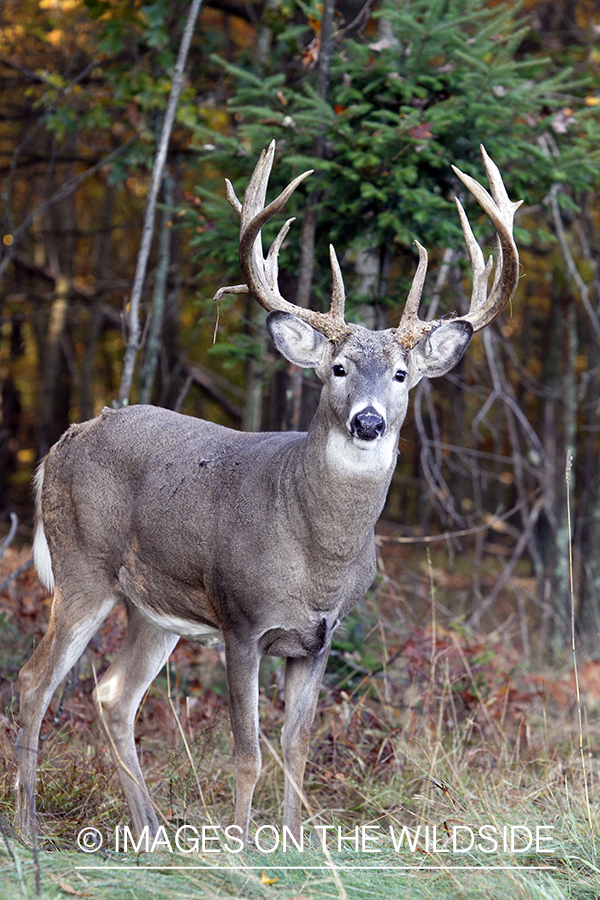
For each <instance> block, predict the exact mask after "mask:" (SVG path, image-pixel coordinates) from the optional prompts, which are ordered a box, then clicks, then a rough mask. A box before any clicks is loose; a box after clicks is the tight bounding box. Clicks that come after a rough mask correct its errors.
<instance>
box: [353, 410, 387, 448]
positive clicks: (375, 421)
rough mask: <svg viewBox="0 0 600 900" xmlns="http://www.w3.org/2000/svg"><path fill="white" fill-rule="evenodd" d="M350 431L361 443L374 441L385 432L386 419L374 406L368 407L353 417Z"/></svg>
mask: <svg viewBox="0 0 600 900" xmlns="http://www.w3.org/2000/svg"><path fill="white" fill-rule="evenodd" d="M350 430H351V432H352V434H353V435H355V436H356V437H357V438H360V440H361V441H374V440H375V439H376V438H378V437H381V435H382V434H383V432H384V431H385V419H384V418H383V416H382V415H381V414H380V413H378V412H377V410H376V409H374V408H373V407H372V406H367V407H366V408H365V409H361V411H360V412H357V413H356V415H355V416H354V417H353V419H352V421H351V423H350Z"/></svg>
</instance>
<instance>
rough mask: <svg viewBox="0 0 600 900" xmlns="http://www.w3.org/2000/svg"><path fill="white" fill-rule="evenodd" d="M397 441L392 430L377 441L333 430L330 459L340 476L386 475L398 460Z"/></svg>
mask: <svg viewBox="0 0 600 900" xmlns="http://www.w3.org/2000/svg"><path fill="white" fill-rule="evenodd" d="M396 444H397V441H396V439H395V438H394V435H393V433H392V432H387V433H386V434H384V435H383V437H380V438H377V439H376V440H374V441H363V440H361V439H360V438H357V437H356V436H352V435H350V434H348V435H344V434H340V433H339V432H337V431H330V432H329V435H328V437H327V450H326V454H327V462H328V464H329V465H330V466H331V468H332V470H333V471H334V472H338V473H339V474H340V475H358V476H360V475H366V474H369V473H370V474H373V475H384V474H385V473H386V472H388V471H389V468H390V466H392V465H393V464H394V463H395V462H396V450H397V448H396Z"/></svg>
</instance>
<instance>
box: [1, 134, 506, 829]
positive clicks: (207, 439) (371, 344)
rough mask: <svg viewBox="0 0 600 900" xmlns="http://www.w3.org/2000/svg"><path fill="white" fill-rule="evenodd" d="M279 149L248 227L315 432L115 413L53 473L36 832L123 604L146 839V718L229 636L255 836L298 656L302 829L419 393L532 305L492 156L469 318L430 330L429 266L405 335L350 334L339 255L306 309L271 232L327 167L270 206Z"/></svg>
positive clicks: (103, 703)
mask: <svg viewBox="0 0 600 900" xmlns="http://www.w3.org/2000/svg"><path fill="white" fill-rule="evenodd" d="M274 154H275V145H274V143H273V144H271V146H270V148H269V149H268V150H267V151H265V152H263V153H262V155H261V157H260V159H259V161H258V163H257V165H256V168H255V170H254V173H253V175H252V177H251V179H250V182H249V184H248V188H247V190H246V194H245V197H244V202H243V204H240V202H239V200H238V199H237V197H236V196H235V194H234V192H233V188H232V187H231V184H229V182H228V183H227V191H228V198H229V200H230V202H231V204H232V205H233V207H234V208H235V209H236V210H237V212H238V213H239V215H240V218H241V233H240V265H241V269H242V272H243V274H244V278H245V284H243V285H236V286H235V287H230V288H223V289H222V290H221V292H219V293H222V292H224V291H229V292H238V293H239V292H245V291H250V293H252V294H253V295H254V296H255V297H256V299H257V300H258V301H259V303H260V304H261V305H262V306H263V307H264V308H265V309H266V310H268V311H269V315H268V317H267V323H268V327H269V330H270V333H271V336H272V338H273V341H274V343H275V346H276V347H277V349H278V350H279V351H280V352H281V353H282V354H283V355H284V356H285V357H286V359H288V360H289V361H290V362H292V363H294V364H296V365H298V366H303V367H310V368H314V369H315V371H316V373H317V375H318V377H319V379H320V380H321V381H322V382H323V388H322V392H321V399H320V403H319V407H318V409H317V412H316V413H315V416H314V418H313V420H312V422H311V425H310V428H309V430H308V432H307V433H306V434H303V433H295V432H293V433H290V432H288V433H273V434H270V433H265V434H247V433H241V432H237V431H233V430H231V429H229V428H223V427H220V426H219V425H214V424H211V423H210V422H203V421H200V420H197V419H193V418H189V417H188V416H183V415H179V414H177V413H174V412H169V411H167V410H165V409H157V408H154V407H151V406H131V407H128V408H124V409H118V410H113V409H105V410H103V412H102V413H101V414H100V415H99V416H98V417H97V418H95V419H92V420H91V421H89V422H84V423H83V424H81V425H73V426H72V427H71V428H70V429H69V430H68V431H67V432H66V433H65V434H64V435H63V437H62V438H61V439H60V440H59V441H58V443H57V444H55V445H54V447H52V449H51V450H50V452H49V453H48V455H47V457H46V459H45V460H44V462H43V463H42V465H41V466H40V468H39V470H38V474H37V524H36V530H35V542H34V553H35V562H36V566H37V569H38V572H39V574H40V578H41V579H42V581H43V582H44V584H45V585H47V587H48V588H49V589H51V588H54V599H53V603H52V610H51V613H50V622H49V625H48V630H47V633H46V635H45V637H44V639H43V640H42V641H41V643H40V644H39V646H38V648H37V649H36V651H35V653H34V654H33V656H32V658H31V659H30V661H29V662H28V663H27V665H26V666H24V668H23V669H22V671H21V673H20V691H21V710H20V725H21V728H20V732H19V735H18V739H17V755H18V764H19V774H18V781H17V787H16V791H17V823H18V826H19V827H20V828H21V830H22V831H25V832H26V831H28V830H30V829H31V828H32V826H33V822H34V816H35V801H34V796H35V772H36V761H37V752H38V737H39V730H40V725H41V722H42V718H43V716H44V713H45V711H46V709H47V706H48V703H49V702H50V699H51V697H52V695H53V693H54V691H55V690H56V688H57V686H58V684H59V682H60V681H61V679H62V678H64V676H65V675H66V674H67V672H68V671H69V670H70V669H71V667H72V666H73V664H74V663H75V662H76V660H77V659H78V658H79V656H80V655H81V653H82V652H83V650H84V648H85V646H86V645H87V643H88V641H89V640H90V638H91V637H92V635H93V634H94V632H95V631H96V630H97V629H98V627H99V626H100V625H101V623H102V622H103V620H104V619H105V618H106V616H107V615H108V613H109V612H110V610H111V609H112V608H113V606H114V605H115V604H116V603H117V602H119V601H122V602H123V603H124V604H125V606H126V608H127V614H128V629H127V634H126V637H125V639H124V642H123V645H122V646H121V648H120V649H119V651H118V653H117V655H116V656H115V658H114V660H113V661H112V662H111V664H110V666H109V667H108V670H107V671H106V673H105V674H104V676H103V677H102V679H101V681H100V683H99V684H98V686H97V688H96V690H95V691H94V695H95V702H96V705H97V707H98V708H99V710H100V713H101V719H102V723H103V725H104V727H105V728H106V730H107V732H108V739H109V744H110V746H111V749H112V753H113V756H114V760H115V764H116V766H117V767H118V773H119V777H120V780H121V783H122V786H123V790H124V792H125V795H126V797H127V801H128V803H129V807H130V809H131V815H132V818H133V824H134V827H135V829H136V831H137V832H138V833H141V832H142V829H144V827H145V826H149V830H150V833H151V834H153V833H155V831H156V829H157V827H158V825H157V818H156V815H155V813H154V809H153V806H152V802H151V800H150V798H149V796H148V792H147V789H146V786H145V784H144V778H143V776H142V772H141V769H140V766H139V762H138V758H137V754H136V750H135V744H134V736H133V727H134V720H135V715H136V710H137V708H138V705H139V703H140V701H141V699H142V697H143V696H144V693H145V691H146V690H147V688H148V686H149V685H150V683H151V682H152V680H153V679H154V678H155V677H156V675H157V673H158V672H159V670H160V669H161V667H162V666H163V665H164V664H165V660H166V659H167V657H168V655H169V654H170V653H171V651H172V650H173V648H174V647H175V645H176V643H177V641H178V640H179V637H180V636H182V635H183V636H185V637H189V638H193V639H194V640H196V641H199V642H200V643H201V644H205V645H216V644H220V643H223V644H224V645H225V653H226V659H227V680H228V686H229V709H230V716H231V727H232V729H233V735H234V741H235V777H236V803H235V824H236V825H237V826H239V828H240V829H241V831H240V834H242V835H243V836H245V835H247V831H248V824H249V820H250V811H251V803H252V794H253V791H254V786H255V784H256V781H257V779H258V776H259V772H260V768H261V754H260V748H259V721H258V668H259V663H260V659H261V657H262V656H264V655H265V654H268V655H270V656H284V657H286V670H285V724H284V730H283V735H282V749H283V759H284V763H285V768H286V779H285V796H284V811H283V821H284V825H287V826H288V828H290V829H291V831H292V833H293V834H295V835H297V834H298V833H299V831H300V822H301V799H300V797H299V794H298V791H297V789H296V788H301V787H302V780H303V775H304V768H305V764H306V758H307V753H308V747H309V737H310V731H311V726H312V721H313V718H314V714H315V708H316V704H317V696H318V693H319V687H320V684H321V679H322V676H323V672H324V670H325V665H326V663H327V657H328V655H329V649H330V646H331V639H332V635H333V632H334V630H335V629H336V627H337V626H338V624H339V623H340V621H341V619H343V617H344V616H345V615H346V613H347V612H348V611H349V610H350V609H352V607H353V606H354V605H355V604H356V603H358V601H360V600H361V599H362V598H363V597H364V595H365V592H366V591H367V589H368V588H369V586H370V585H371V584H372V582H373V579H374V577H375V568H376V562H375V543H374V526H375V523H376V522H377V519H378V517H379V515H380V513H381V510H382V508H383V505H384V502H385V499H386V495H387V492H388V487H389V484H390V480H391V478H392V473H393V471H394V466H395V465H396V456H397V452H398V437H399V433H400V426H401V425H402V422H403V420H404V417H405V414H406V408H407V404H408V392H409V391H410V389H411V388H413V387H414V386H415V385H416V384H417V382H418V381H419V380H420V379H421V378H423V377H424V376H429V377H433V376H438V375H444V374H445V373H446V372H448V371H449V370H450V369H451V368H452V367H453V366H455V365H456V363H457V362H458V361H459V360H460V358H461V356H462V355H463V353H464V352H465V349H466V348H467V345H468V343H469V341H470V340H471V337H472V335H473V332H475V331H478V330H479V329H481V328H483V327H484V326H486V325H488V324H489V323H490V322H491V321H492V320H493V319H494V318H495V317H496V316H497V315H498V314H499V313H500V311H501V310H502V309H503V308H504V307H505V306H506V304H507V303H508V301H509V300H510V298H511V297H512V295H513V293H514V290H515V287H516V284H517V279H518V255H517V249H516V247H515V244H514V241H513V237H512V223H513V216H514V212H515V210H516V209H517V207H518V206H519V203H513V202H512V201H511V200H509V198H508V195H507V193H506V190H505V188H504V185H503V183H502V179H501V177H500V173H499V171H498V169H497V167H496V166H495V165H494V163H493V162H492V161H491V160H490V159H489V157H488V156H487V155H486V153H485V150H483V148H482V154H483V161H484V165H485V169H486V172H487V176H488V180H489V182H490V190H491V195H490V194H489V193H488V192H487V191H486V190H484V188H482V187H481V186H480V185H479V184H478V183H477V182H476V181H474V179H472V178H471V177H469V176H468V175H465V174H463V173H462V172H460V171H459V170H458V169H455V170H454V171H455V173H456V175H457V176H458V177H459V178H460V179H461V181H462V182H463V183H464V184H465V185H466V187H467V188H468V189H469V191H471V193H472V194H473V195H474V196H475V198H476V199H477V200H478V202H479V203H480V205H481V206H482V207H483V209H484V210H485V212H486V214H487V215H488V217H489V219H490V220H491V222H492V223H493V226H494V228H495V230H496V234H497V244H498V252H497V264H496V270H495V277H494V282H493V287H492V290H491V293H490V294H489V296H488V294H487V283H488V277H489V275H490V271H491V268H492V259H491V258H490V260H489V261H488V263H487V264H486V263H484V259H483V254H482V252H481V249H480V247H479V245H478V244H477V242H476V240H475V238H474V236H473V233H472V231H471V228H470V226H469V223H468V221H467V218H466V216H465V213H464V211H463V208H462V206H461V205H460V203H459V202H458V200H457V204H458V211H459V215H460V219H461V222H462V228H463V232H464V236H465V240H466V244H467V248H468V251H469V255H470V259H471V264H472V269H473V294H472V299H471V304H470V309H469V311H468V313H467V314H466V315H464V316H460V317H456V318H444V319H441V320H437V321H427V322H426V321H421V320H420V319H419V317H418V306H419V299H420V295H421V291H422V287H423V282H424V279H425V271H426V268H427V254H426V252H425V250H424V249H423V247H421V246H420V245H419V247H418V249H419V264H418V269H417V273H416V275H415V278H414V281H413V284H412V287H411V289H410V293H409V296H408V299H407V301H406V305H405V308H404V312H403V315H402V320H401V322H400V324H399V326H398V327H397V328H390V329H387V330H386V331H381V332H372V331H369V330H368V329H366V328H363V327H361V326H360V325H354V324H348V323H346V322H345V321H344V288H343V283H342V277H341V273H340V268H339V265H338V262H337V259H336V256H335V253H334V251H333V248H331V265H332V269H333V296H332V302H331V309H330V311H329V312H328V313H327V314H321V313H319V312H314V311H310V310H307V309H302V308H299V307H297V306H294V305H293V304H292V303H289V302H288V301H287V300H285V299H284V298H283V297H282V296H281V294H280V293H279V288H278V279H277V256H278V252H279V249H280V247H281V244H282V242H283V239H284V237H285V235H286V233H287V230H288V227H289V224H290V223H289V222H286V223H285V225H284V226H283V228H282V229H281V231H280V232H279V235H278V237H277V238H276V240H275V241H274V243H273V245H272V247H271V248H270V250H269V252H268V255H267V257H266V259H265V258H263V251H262V244H261V229H262V227H263V225H265V223H266V222H268V221H269V219H271V218H272V216H274V215H275V214H276V213H277V212H279V211H280V210H281V209H282V207H283V206H284V204H285V202H286V201H287V199H288V198H289V196H290V195H291V193H292V192H293V191H294V190H295V188H296V187H297V186H298V185H299V184H300V182H301V181H302V180H303V179H304V178H305V177H306V175H308V174H310V173H309V172H305V173H304V174H303V175H300V176H299V177H298V178H296V179H295V180H294V181H293V182H292V183H291V184H290V185H289V186H288V187H287V188H286V189H285V190H284V191H283V192H282V194H281V195H280V196H279V197H277V198H276V199H275V200H273V201H272V203H270V204H269V205H268V206H266V207H265V198H266V191H267V182H268V178H269V174H270V171H271V167H272V164H273V158H274Z"/></svg>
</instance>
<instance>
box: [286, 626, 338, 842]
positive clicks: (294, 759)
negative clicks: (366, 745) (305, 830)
mask: <svg viewBox="0 0 600 900" xmlns="http://www.w3.org/2000/svg"><path fill="white" fill-rule="evenodd" d="M330 647H331V640H329V641H328V642H327V644H326V645H325V646H324V647H323V649H322V650H321V652H320V653H319V654H318V656H314V657H313V656H308V657H298V658H288V660H287V663H286V668H285V719H284V726H283V734H282V736H281V748H282V751H283V763H284V766H285V788H284V799H283V824H284V826H287V827H288V828H289V829H290V832H291V833H292V835H293V836H294V838H295V839H296V840H299V839H300V821H301V816H302V800H301V797H300V793H299V792H300V791H302V782H303V780H304V769H305V767H306V758H307V756H308V750H309V741H310V732H311V728H312V724H313V720H314V717H315V711H316V708H317V700H318V699H319V689H320V687H321V681H322V680H323V673H324V672H325V667H326V666H327V660H328V658H329V650H330Z"/></svg>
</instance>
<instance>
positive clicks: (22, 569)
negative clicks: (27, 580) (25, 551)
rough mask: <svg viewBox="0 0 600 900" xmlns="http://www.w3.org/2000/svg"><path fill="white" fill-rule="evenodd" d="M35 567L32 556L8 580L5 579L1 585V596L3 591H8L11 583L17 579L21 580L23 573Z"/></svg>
mask: <svg viewBox="0 0 600 900" xmlns="http://www.w3.org/2000/svg"><path fill="white" fill-rule="evenodd" d="M32 565H33V556H30V557H29V559H28V560H26V561H25V562H24V563H23V565H22V566H19V568H18V569H15V571H14V572H11V573H10V575H9V576H8V578H5V579H4V581H3V582H2V584H0V594H1V593H2V591H4V590H6V588H7V587H8V585H9V584H10V583H11V581H14V580H15V578H20V576H21V575H22V574H23V572H26V571H27V569H29V568H30V566H32Z"/></svg>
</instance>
